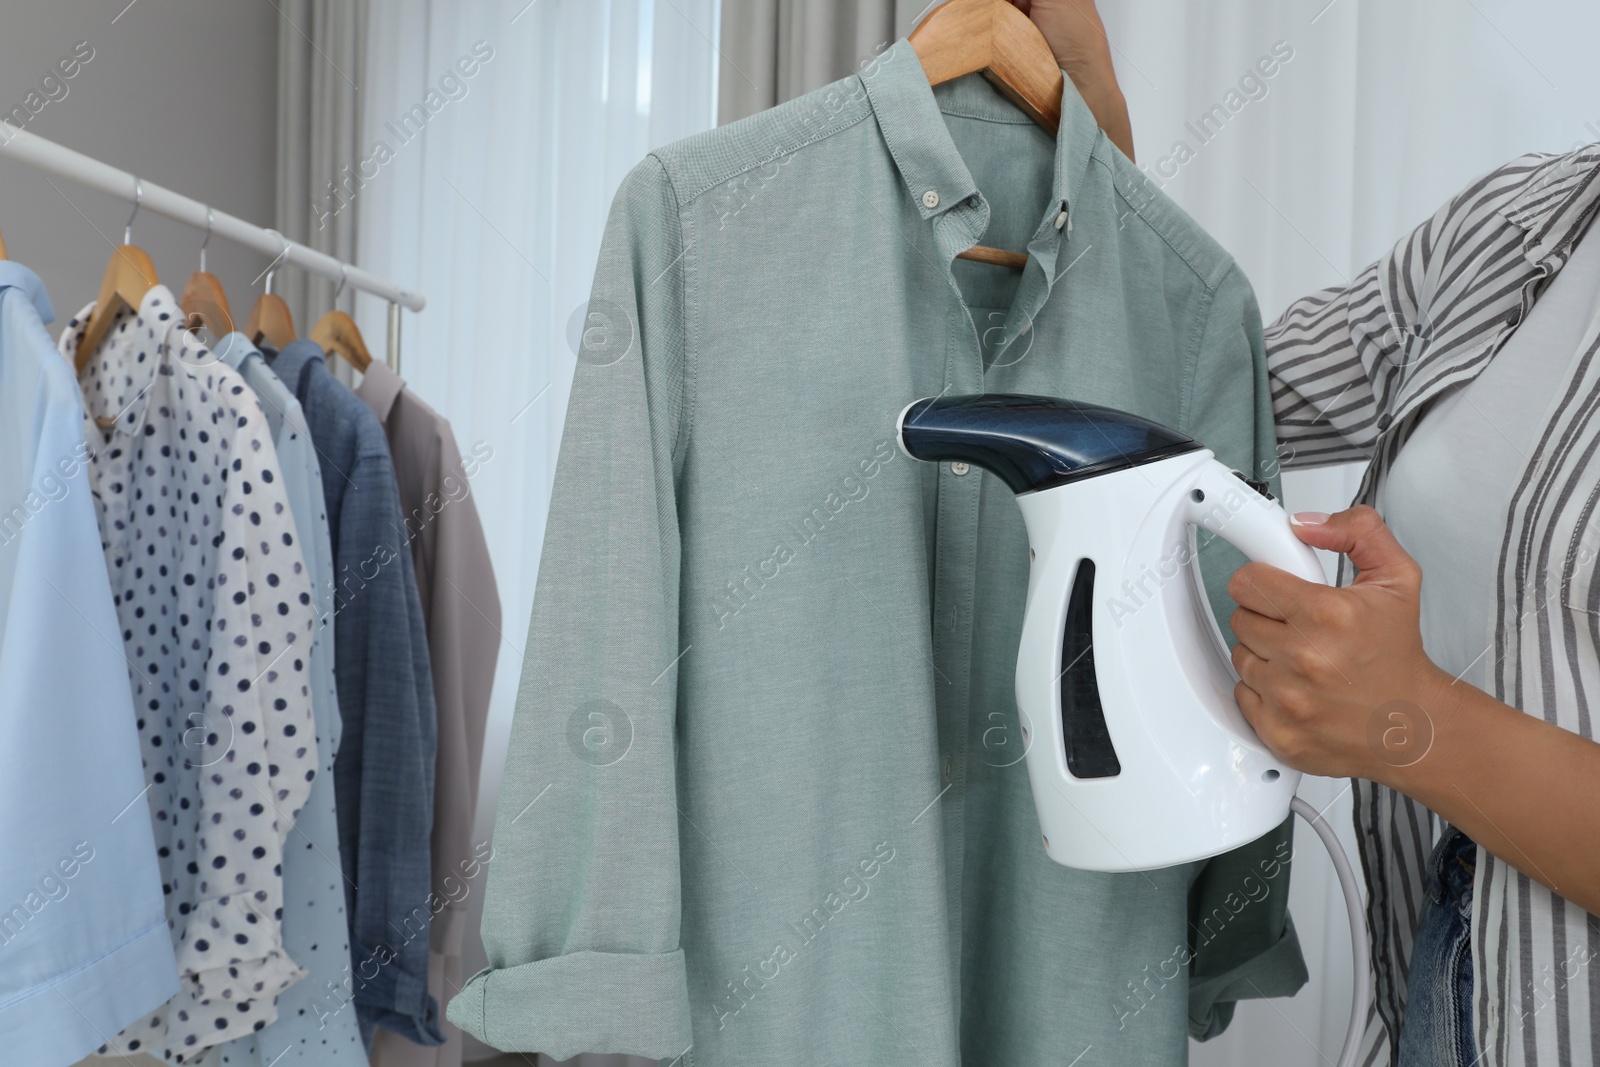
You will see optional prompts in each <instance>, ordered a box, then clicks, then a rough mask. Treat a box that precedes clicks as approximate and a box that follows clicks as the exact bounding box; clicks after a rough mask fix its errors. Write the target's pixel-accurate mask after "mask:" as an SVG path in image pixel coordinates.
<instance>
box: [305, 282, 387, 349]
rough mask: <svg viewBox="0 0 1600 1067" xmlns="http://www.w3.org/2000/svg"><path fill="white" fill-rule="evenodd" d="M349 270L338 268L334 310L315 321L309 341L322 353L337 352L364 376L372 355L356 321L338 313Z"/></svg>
mask: <svg viewBox="0 0 1600 1067" xmlns="http://www.w3.org/2000/svg"><path fill="white" fill-rule="evenodd" d="M348 270H349V268H348V267H345V266H340V268H339V288H338V289H336V290H334V294H333V302H334V305H335V306H334V308H333V310H332V311H330V312H328V313H327V314H326V315H324V316H322V318H320V319H318V320H317V325H316V326H315V327H313V328H312V330H311V339H312V340H313V341H315V342H316V343H317V344H318V345H319V346H321V348H322V350H323V351H324V352H337V353H339V354H340V355H341V356H343V357H344V358H345V360H346V362H348V363H349V364H350V365H351V366H352V367H354V368H355V369H356V370H358V371H360V372H361V373H363V374H365V373H366V372H367V368H368V367H370V366H372V353H371V352H369V351H367V343H366V341H364V340H363V339H362V337H361V327H359V326H357V325H356V320H355V319H352V318H351V317H350V316H349V315H347V314H345V313H344V312H343V311H340V310H339V308H338V303H339V295H340V294H341V293H343V292H344V283H345V275H346V273H347V272H348Z"/></svg>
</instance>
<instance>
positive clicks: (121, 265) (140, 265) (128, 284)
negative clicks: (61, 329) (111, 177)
mask: <svg viewBox="0 0 1600 1067" xmlns="http://www.w3.org/2000/svg"><path fill="white" fill-rule="evenodd" d="M143 198H144V186H143V185H142V184H141V183H140V182H139V179H138V178H135V179H134V180H133V214H131V215H129V216H128V224H127V225H126V226H124V227H123V229H122V244H121V245H119V246H118V247H117V249H116V250H115V251H114V252H112V253H111V260H110V262H108V263H107V264H106V272H105V274H104V275H103V276H102V277H101V279H100V293H99V295H98V296H96V297H95V303H94V311H93V313H91V314H90V316H89V325H88V327H87V328H86V329H85V330H84V331H83V339H82V340H80V341H79V342H78V351H77V355H76V357H75V358H74V360H73V364H74V366H75V368H76V369H77V370H78V371H79V372H80V373H81V372H82V370H83V368H84V367H85V366H87V365H88V362H89V359H90V357H92V356H93V355H94V353H95V349H97V348H99V347H100V342H101V341H102V340H104V339H105V335H106V331H107V330H109V329H110V328H111V322H112V320H113V319H114V318H116V315H117V312H118V311H120V310H122V309H123V308H135V309H137V308H138V307H139V304H140V302H141V301H143V300H144V296H145V294H146V293H148V292H149V291H150V290H151V289H154V288H155V287H156V285H157V284H159V283H160V279H159V278H158V277H157V276H156V266H155V264H154V263H152V262H150V257H149V255H147V254H146V253H145V251H144V250H143V249H141V248H136V247H134V244H133V220H134V219H135V218H136V217H137V216H138V214H139V201H140V200H142V199H143Z"/></svg>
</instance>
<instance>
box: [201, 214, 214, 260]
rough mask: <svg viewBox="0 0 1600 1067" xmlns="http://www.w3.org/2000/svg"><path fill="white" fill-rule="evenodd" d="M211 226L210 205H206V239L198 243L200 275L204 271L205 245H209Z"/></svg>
mask: <svg viewBox="0 0 1600 1067" xmlns="http://www.w3.org/2000/svg"><path fill="white" fill-rule="evenodd" d="M211 224H212V211H211V205H209V204H207V205H206V239H205V240H204V241H201V242H200V272H201V273H202V274H203V273H205V269H206V245H208V244H210V243H211Z"/></svg>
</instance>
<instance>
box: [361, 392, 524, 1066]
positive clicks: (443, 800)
mask: <svg viewBox="0 0 1600 1067" xmlns="http://www.w3.org/2000/svg"><path fill="white" fill-rule="evenodd" d="M356 396H358V397H360V398H361V400H362V402H363V403H365V404H366V405H367V407H369V408H371V409H372V413H373V414H374V415H376V416H377V417H378V421H379V422H381V423H382V424H383V431H384V433H385V434H386V435H387V436H388V439H389V450H390V454H391V455H392V456H393V457H394V472H395V478H396V480H397V482H398V484H399V488H400V507H401V510H402V511H403V512H404V515H405V534H406V538H407V540H408V541H409V543H410V548H411V559H412V562H413V564H415V568H416V575H417V592H418V594H419V595H420V598H421V602H422V618H423V621H424V622H425V624H426V625H427V628H428V662H429V664H430V665H431V666H432V668H433V693H434V703H435V705H436V707H437V711H438V715H439V723H438V726H439V729H438V739H439V743H438V755H437V759H436V760H435V762H434V787H433V837H432V853H433V896H434V897H435V898H436V899H438V900H442V902H443V906H442V907H441V908H439V909H438V910H436V911H435V912H434V915H433V926H432V931H431V933H430V934H429V940H430V942H431V949H430V952H429V956H428V990H429V992H430V993H432V995H433V998H434V999H435V1000H436V1001H437V1002H439V1003H441V1004H443V1003H444V1002H445V1001H446V1000H448V999H449V997H450V995H451V994H453V993H454V992H455V991H456V990H458V989H460V988H461V983H462V980H463V978H464V977H465V976H464V975H463V974H462V973H461V945H462V939H463V938H464V937H465V936H466V922H467V899H468V896H469V894H471V893H481V892H483V883H482V881H481V880H479V879H477V876H478V875H479V874H480V873H481V872H482V870H483V869H484V867H483V865H484V863H485V861H487V860H488V858H489V847H488V842H487V841H484V842H478V841H475V840H474V839H473V836H472V834H473V829H472V824H473V818H474V816H475V814H476V811H477V801H478V769H479V766H480V764H481V762H482V760H483V731H484V725H485V722H486V720H487V719H488V716H489V689H490V686H491V685H492V684H493V682H494V667H495V660H496V659H497V657H498V655H499V652H500V596H499V593H498V591H497V590H496V588H495V581H494V568H493V566H492V565H491V564H490V561H489V545H488V542H486V541H485V540H484V537H483V525H482V524H481V523H480V522H479V521H478V508H477V505H475V504H474V503H473V500H472V481H471V479H472V475H473V474H475V473H476V472H477V470H478V467H479V466H480V465H481V464H482V463H483V462H484V461H485V459H486V458H488V457H492V455H493V452H492V451H487V452H486V451H485V449H487V445H482V446H480V447H477V448H475V449H474V452H473V455H472V456H471V457H470V458H463V456H462V454H461V450H460V449H459V448H457V447H456V438H455V434H454V433H453V432H452V431H451V429H450V423H449V422H448V421H447V420H446V419H445V418H444V417H443V416H441V415H440V414H439V413H438V412H436V411H434V410H433V409H432V408H430V407H429V406H428V405H427V404H425V403H423V402H422V400H421V399H419V398H418V397H417V395H416V394H415V393H413V392H412V391H411V390H409V389H407V388H406V387H405V381H404V380H403V379H402V378H401V377H400V376H399V375H398V374H396V373H395V372H394V371H392V370H390V369H389V367H388V366H387V365H386V364H383V363H377V362H374V363H372V364H371V365H370V366H368V367H367V370H366V372H365V373H364V374H363V375H362V378H361V385H360V386H359V387H357V389H356ZM440 1029H441V1031H442V1032H443V1033H444V1036H445V1043H444V1044H442V1045H438V1046H436V1047H433V1048H429V1047H426V1046H422V1045H418V1044H416V1043H414V1042H411V1041H407V1040H406V1039H404V1038H402V1037H400V1036H399V1035H397V1034H389V1033H381V1034H379V1035H377V1038H376V1039H375V1040H374V1043H373V1047H372V1063H373V1065H374V1067H459V1065H460V1063H461V1031H460V1030H459V1029H457V1028H456V1027H455V1026H453V1025H450V1024H449V1023H448V1022H447V1021H446V1020H443V1019H441V1020H440Z"/></svg>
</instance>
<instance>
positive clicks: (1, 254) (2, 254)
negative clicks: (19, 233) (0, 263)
mask: <svg viewBox="0 0 1600 1067" xmlns="http://www.w3.org/2000/svg"><path fill="white" fill-rule="evenodd" d="M5 258H6V239H5V235H4V234H0V259H5Z"/></svg>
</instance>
